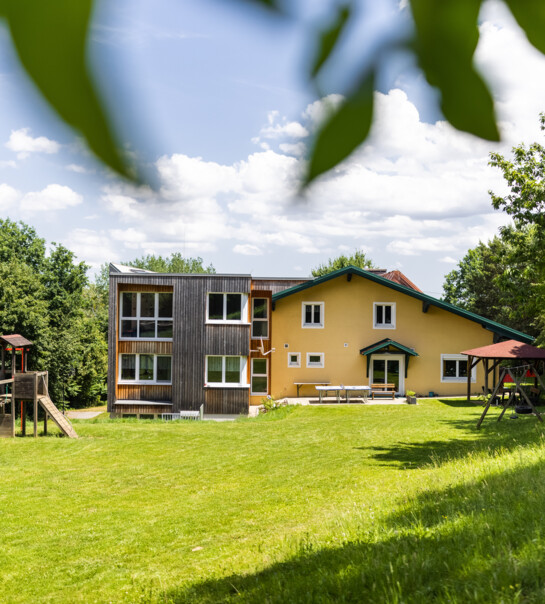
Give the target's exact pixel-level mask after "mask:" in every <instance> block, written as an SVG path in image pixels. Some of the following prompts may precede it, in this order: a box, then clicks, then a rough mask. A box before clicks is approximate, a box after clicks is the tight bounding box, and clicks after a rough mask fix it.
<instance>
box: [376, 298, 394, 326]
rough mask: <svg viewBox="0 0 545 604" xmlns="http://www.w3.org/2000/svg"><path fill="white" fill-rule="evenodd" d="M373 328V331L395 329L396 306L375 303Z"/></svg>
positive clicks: (390, 303)
mask: <svg viewBox="0 0 545 604" xmlns="http://www.w3.org/2000/svg"><path fill="white" fill-rule="evenodd" d="M373 315H374V316H373V327H374V328H375V329H395V326H396V305H395V303H394V302H375V303H374V304H373Z"/></svg>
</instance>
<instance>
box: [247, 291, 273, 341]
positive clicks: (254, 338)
mask: <svg viewBox="0 0 545 604" xmlns="http://www.w3.org/2000/svg"><path fill="white" fill-rule="evenodd" d="M255 300H264V301H265V305H266V306H265V308H266V309H267V317H266V318H265V319H261V318H259V317H257V318H256V317H254V301H255ZM251 309H252V317H251V322H252V336H251V337H252V340H261V339H263V340H268V339H269V338H270V335H271V334H270V324H269V316H270V313H269V299H268V298H252V303H251ZM254 321H257V322H262V323H266V324H267V336H254Z"/></svg>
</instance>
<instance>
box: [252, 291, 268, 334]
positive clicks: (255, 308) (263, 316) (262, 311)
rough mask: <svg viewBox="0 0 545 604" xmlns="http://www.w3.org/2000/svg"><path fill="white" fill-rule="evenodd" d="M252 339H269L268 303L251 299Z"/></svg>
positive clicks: (259, 299) (262, 299)
mask: <svg viewBox="0 0 545 604" xmlns="http://www.w3.org/2000/svg"><path fill="white" fill-rule="evenodd" d="M252 338H264V339H265V340H267V339H268V338H269V301H268V300H267V298H252Z"/></svg>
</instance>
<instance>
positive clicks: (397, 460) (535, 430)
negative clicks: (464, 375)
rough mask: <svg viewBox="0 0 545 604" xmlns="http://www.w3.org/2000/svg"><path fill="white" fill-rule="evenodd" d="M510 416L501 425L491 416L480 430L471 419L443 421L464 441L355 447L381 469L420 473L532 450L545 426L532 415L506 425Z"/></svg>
mask: <svg viewBox="0 0 545 604" xmlns="http://www.w3.org/2000/svg"><path fill="white" fill-rule="evenodd" d="M508 413H509V412H507V413H506V415H504V418H503V419H502V421H501V423H498V422H497V417H498V415H499V412H498V413H495V412H492V413H490V414H489V415H488V416H487V417H486V418H485V420H484V423H483V425H482V427H481V429H480V430H477V429H476V424H477V417H475V418H472V419H450V420H449V419H443V420H439V421H440V423H445V424H448V426H449V427H450V428H455V429H458V430H461V431H463V432H465V434H466V435H467V436H466V437H465V438H458V439H453V438H450V439H448V440H424V441H421V442H398V443H394V444H392V445H390V446H372V447H369V446H363V447H354V449H356V450H360V451H367V452H370V453H371V457H372V458H374V459H376V460H377V461H379V462H382V464H381V465H394V466H399V465H401V466H402V467H403V468H405V469H419V468H422V467H426V466H429V465H439V464H442V463H446V462H450V461H454V460H456V459H462V458H464V457H466V456H467V455H468V454H470V453H490V452H492V451H495V450H498V451H499V450H501V451H511V450H513V449H514V448H516V447H527V446H532V445H534V444H536V443H538V442H539V441H540V439H541V438H542V436H543V434H544V432H545V426H544V425H543V424H541V423H539V421H538V420H537V418H536V417H535V416H534V415H526V416H523V417H521V418H520V420H519V421H517V422H512V421H509V415H508Z"/></svg>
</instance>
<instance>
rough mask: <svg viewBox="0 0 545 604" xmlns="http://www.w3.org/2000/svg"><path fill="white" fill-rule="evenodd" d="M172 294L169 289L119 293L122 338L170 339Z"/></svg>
mask: <svg viewBox="0 0 545 604" xmlns="http://www.w3.org/2000/svg"><path fill="white" fill-rule="evenodd" d="M172 303H173V296H172V293H169V292H161V293H153V292H122V293H121V298H120V305H119V306H120V312H119V334H120V339H121V340H172V327H173V308H172Z"/></svg>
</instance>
